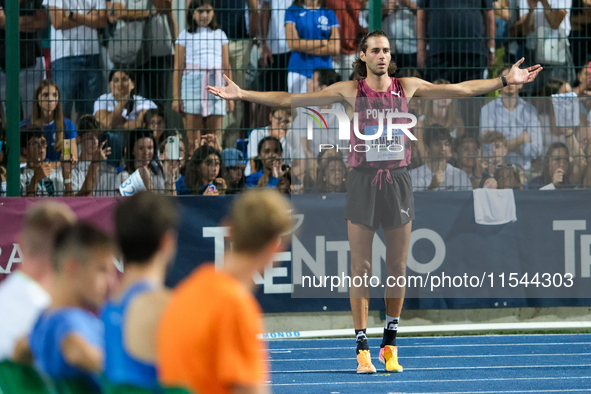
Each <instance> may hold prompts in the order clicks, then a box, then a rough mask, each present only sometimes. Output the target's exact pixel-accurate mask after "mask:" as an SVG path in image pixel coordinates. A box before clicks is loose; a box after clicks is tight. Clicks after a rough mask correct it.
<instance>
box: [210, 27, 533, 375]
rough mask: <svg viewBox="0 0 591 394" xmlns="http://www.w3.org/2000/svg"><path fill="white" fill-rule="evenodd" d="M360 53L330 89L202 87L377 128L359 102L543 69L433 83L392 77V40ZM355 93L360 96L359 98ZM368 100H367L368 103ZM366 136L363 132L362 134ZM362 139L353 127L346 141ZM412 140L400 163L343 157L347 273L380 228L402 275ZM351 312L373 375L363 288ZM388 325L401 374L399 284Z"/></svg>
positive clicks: (368, 41)
mask: <svg viewBox="0 0 591 394" xmlns="http://www.w3.org/2000/svg"><path fill="white" fill-rule="evenodd" d="M359 48H360V53H359V58H358V59H357V60H356V61H355V62H354V63H353V67H354V69H355V72H356V73H357V74H359V75H360V76H361V77H363V79H361V80H359V81H344V82H339V83H335V84H334V85H331V86H329V87H328V88H326V89H324V90H322V91H320V92H313V93H303V94H290V93H285V92H255V91H245V90H242V89H240V88H239V87H238V86H237V85H236V84H235V83H233V82H232V81H231V80H230V79H228V78H226V76H224V78H225V79H226V82H227V83H228V85H227V86H225V87H214V86H208V87H207V89H208V90H209V91H210V92H211V93H213V94H215V95H217V96H219V97H221V98H224V99H227V100H233V99H238V100H247V101H251V102H253V103H257V104H263V105H267V106H270V107H277V106H283V107H289V106H290V105H291V100H292V99H293V98H297V99H301V98H314V99H315V100H314V105H329V104H333V103H335V102H340V103H341V104H342V105H343V106H344V107H345V108H346V110H347V115H348V116H349V119H353V113H354V112H358V113H359V115H358V116H359V130H362V127H364V128H367V127H368V126H369V127H374V129H375V125H377V121H376V120H373V122H372V119H368V118H367V117H366V114H367V112H366V111H363V110H362V108H361V105H362V104H361V102H363V101H365V102H368V100H367V98H369V99H370V100H369V102H382V103H384V102H385V104H386V105H388V103H389V104H390V105H389V106H385V107H382V108H396V109H398V111H399V112H402V113H407V112H408V111H407V100H410V99H411V98H412V97H469V96H479V95H483V94H485V93H488V92H490V91H493V90H498V89H501V88H502V87H503V86H506V85H507V84H509V85H519V84H523V83H527V82H532V81H533V80H534V79H535V78H536V76H537V75H538V73H539V72H540V71H541V70H542V67H541V66H540V65H535V66H532V67H529V68H527V69H519V65H520V64H521V63H523V61H524V59H521V60H519V61H518V62H517V63H515V64H514V65H513V67H512V68H511V70H510V71H509V73H508V74H506V75H505V76H504V77H501V78H495V79H480V80H474V81H466V82H462V83H458V84H451V85H433V84H431V83H429V82H427V81H424V80H422V79H419V78H401V79H397V78H394V77H390V76H389V75H393V74H394V71H395V70H396V64H395V63H394V62H393V61H392V58H391V55H390V42H389V40H388V38H387V36H386V35H385V34H384V33H383V32H381V31H373V32H371V33H368V34H367V35H366V36H365V37H364V38H363V39H362V40H361V43H360V45H359ZM360 98H365V99H364V100H360ZM372 100H373V101H372ZM366 134H369V133H366ZM357 143H363V141H361V140H360V139H358V138H357V137H356V136H355V134H354V132H353V129H352V128H351V145H352V146H355V144H357ZM410 158H411V152H410V141H409V139H408V137H407V136H406V135H405V136H404V151H403V153H402V152H401V153H400V155H399V159H398V160H391V159H388V160H383V159H380V158H379V157H377V156H376V155H370V154H369V152H367V153H365V152H356V151H355V150H353V151H352V152H351V153H350V154H349V166H350V167H352V171H351V173H350V175H349V177H348V181H347V204H346V208H345V217H346V219H347V225H348V234H349V244H350V250H351V277H352V278H353V277H354V276H360V277H363V275H364V274H368V276H369V274H370V270H371V261H372V256H371V254H372V250H371V248H372V242H373V238H374V234H375V232H376V231H377V230H378V229H379V227H380V225H382V228H383V231H384V236H385V239H386V267H387V272H388V275H389V276H395V277H398V276H404V275H405V274H406V259H407V255H408V246H409V243H410V233H411V226H412V220H413V218H414V200H413V195H412V185H411V180H410V176H409V175H408V172H407V171H406V167H407V166H408V165H409V164H410ZM440 178H441V177H438V176H437V175H435V176H434V177H433V181H432V185H433V186H434V187H437V186H438V185H439V183H441V182H442V181H443V179H440ZM349 296H350V300H351V312H352V315H353V323H354V325H355V333H356V337H357V362H358V365H357V373H374V372H376V369H375V367H374V366H373V364H372V362H371V357H370V353H369V346H368V344H367V337H366V335H365V331H366V326H367V315H368V309H369V292H368V289H367V288H355V287H352V288H351V289H350V293H349ZM385 301H386V315H387V316H386V327H385V329H384V338H383V340H382V345H381V349H380V361H382V362H383V363H384V364H386V370H387V371H390V372H402V366H400V364H398V349H397V347H396V331H397V329H398V320H399V317H400V311H401V310H402V303H403V301H404V288H403V289H400V288H389V287H387V288H386V294H385Z"/></svg>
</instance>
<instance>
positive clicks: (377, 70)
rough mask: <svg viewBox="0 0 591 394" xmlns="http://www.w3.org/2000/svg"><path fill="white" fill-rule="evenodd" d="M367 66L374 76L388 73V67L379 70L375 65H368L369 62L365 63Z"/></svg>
mask: <svg viewBox="0 0 591 394" xmlns="http://www.w3.org/2000/svg"><path fill="white" fill-rule="evenodd" d="M366 64H367V63H366ZM367 68H368V70H369V71H371V73H372V74H374V75H375V76H378V77H381V76H382V75H384V74H387V73H388V69H387V68H386V69H383V70H380V69H379V68H378V67H377V66H373V67H372V66H370V65H369V64H368V65H367Z"/></svg>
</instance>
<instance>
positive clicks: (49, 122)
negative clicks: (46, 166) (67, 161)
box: [21, 79, 78, 162]
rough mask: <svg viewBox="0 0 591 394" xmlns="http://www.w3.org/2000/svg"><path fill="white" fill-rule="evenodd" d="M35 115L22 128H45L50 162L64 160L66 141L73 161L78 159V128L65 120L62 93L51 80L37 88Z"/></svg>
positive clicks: (45, 81) (46, 80) (25, 121)
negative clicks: (32, 125)
mask: <svg viewBox="0 0 591 394" xmlns="http://www.w3.org/2000/svg"><path fill="white" fill-rule="evenodd" d="M33 97H34V100H35V101H34V103H33V114H32V115H31V118H30V119H26V120H24V121H23V122H22V123H21V126H24V125H26V124H29V123H32V124H34V125H37V126H41V127H43V131H45V133H46V134H47V135H46V138H47V156H46V157H47V158H46V160H48V161H59V160H62V154H63V153H64V140H69V142H70V147H71V153H70V154H71V159H72V160H73V161H74V162H76V161H77V159H78V147H77V145H76V126H74V123H72V122H71V121H70V119H67V118H64V112H63V109H62V102H61V93H60V89H59V87H58V86H57V84H56V83H55V82H54V81H52V80H51V79H45V80H43V81H41V82H39V84H38V85H37V87H36V88H35V94H34V96H33Z"/></svg>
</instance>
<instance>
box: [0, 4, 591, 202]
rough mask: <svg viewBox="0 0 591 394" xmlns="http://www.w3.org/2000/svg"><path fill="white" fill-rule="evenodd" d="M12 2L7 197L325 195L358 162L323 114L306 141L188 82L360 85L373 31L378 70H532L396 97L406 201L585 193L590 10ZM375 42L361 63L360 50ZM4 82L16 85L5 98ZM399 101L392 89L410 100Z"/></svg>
mask: <svg viewBox="0 0 591 394" xmlns="http://www.w3.org/2000/svg"><path fill="white" fill-rule="evenodd" d="M19 5H20V9H19V10H18V12H19V13H20V14H19V16H18V25H19V26H18V27H19V29H20V33H19V37H18V39H14V38H15V37H14V35H10V34H9V31H8V30H7V29H6V28H7V26H8V25H10V23H11V21H12V23H13V24H14V21H15V20H9V18H8V14H7V13H6V12H7V9H8V8H9V7H8V8H7V4H6V1H5V0H0V7H2V8H1V9H0V40H1V41H0V42H1V44H0V48H1V50H0V62H1V63H0V68H1V72H0V88H1V89H0V93H1V97H0V100H2V103H3V105H2V106H0V110H1V111H2V112H1V115H2V133H1V135H0V143H1V144H2V145H1V153H0V163H1V166H0V174H1V175H2V181H3V183H2V185H3V186H2V193H3V194H5V193H6V190H7V184H6V177H7V170H6V168H7V167H8V169H9V170H11V169H12V168H15V166H16V164H14V163H16V161H12V162H11V165H7V164H8V163H7V156H8V155H7V152H8V150H7V145H10V144H9V143H8V141H7V139H6V135H7V134H6V133H5V132H4V129H5V125H6V120H7V118H8V120H9V121H10V122H12V123H11V124H13V127H12V128H11V130H10V131H9V134H11V133H12V134H11V135H12V139H11V140H10V142H11V143H12V144H14V145H15V146H16V144H18V143H19V142H20V150H14V151H13V154H14V153H16V152H17V151H18V153H19V156H20V159H19V161H20V170H19V171H20V173H19V176H20V189H19V190H20V193H18V194H20V195H23V196H25V195H26V196H58V195H66V196H67V195H80V196H83V195H84V196H90V195H94V196H116V195H120V194H123V195H125V194H127V193H131V192H132V190H137V189H138V188H139V189H141V188H146V189H148V190H153V191H156V192H161V193H166V194H174V195H182V194H206V195H219V194H228V193H235V192H239V191H240V190H241V189H243V188H245V187H257V186H258V187H264V186H272V187H277V188H279V189H281V190H283V191H284V192H286V193H290V192H291V193H310V192H319V193H328V192H343V191H345V190H346V187H347V174H348V172H349V168H350V166H349V164H350V163H351V160H350V159H348V158H349V157H350V156H352V155H353V156H355V155H356V154H360V155H361V154H363V155H367V153H366V152H356V151H355V150H354V149H355V147H354V146H353V145H352V144H350V143H349V142H348V141H347V145H346V146H343V145H342V143H341V142H345V141H338V138H336V137H335V136H334V135H336V131H335V130H334V129H331V127H333V126H330V127H329V124H330V122H331V116H330V115H329V116H327V117H326V121H327V123H326V124H325V125H326V130H324V136H322V134H321V133H322V130H321V128H319V129H318V131H314V133H313V134H314V137H313V138H308V136H307V128H308V124H309V123H308V122H309V119H311V118H310V115H313V113H312V112H310V111H304V110H302V109H301V108H299V109H298V108H291V106H290V105H289V104H288V105H284V104H285V103H280V102H278V103H277V107H269V106H264V105H259V104H254V103H251V102H249V101H244V100H225V99H223V98H221V97H218V96H216V95H214V94H212V93H211V92H209V91H208V90H207V89H206V87H207V86H208V85H210V86H224V85H226V81H225V78H229V79H230V80H232V81H233V82H234V83H236V85H237V86H238V87H240V88H241V89H244V90H252V91H257V92H270V91H283V92H289V93H310V92H318V91H321V90H324V89H326V88H328V87H329V86H333V85H334V84H335V83H338V82H339V81H348V80H360V79H363V76H364V75H363V70H364V69H365V65H364V64H361V71H362V72H361V74H360V72H359V70H360V68H359V67H357V68H356V67H354V62H355V61H356V60H357V59H358V58H359V54H360V48H359V45H360V42H361V38H362V37H363V36H364V35H365V34H366V33H367V32H368V31H372V30H376V29H382V30H383V31H384V33H385V38H386V39H387V41H389V47H390V48H389V50H390V54H389V55H390V56H391V59H392V61H393V62H394V63H395V64H396V68H395V69H394V68H393V67H392V68H390V69H389V72H390V73H391V76H395V77H397V78H410V77H418V78H422V79H425V80H427V81H429V82H432V83H434V84H438V85H446V84H455V83H461V82H463V81H467V80H473V79H491V78H497V77H498V76H501V75H505V74H506V73H508V72H509V69H510V65H511V64H513V63H514V62H516V61H518V60H519V59H521V58H522V57H524V58H525V61H524V63H523V64H522V67H526V66H530V65H533V64H541V65H542V66H543V67H544V70H543V71H542V72H541V73H540V74H539V75H538V77H537V78H536V80H535V81H534V82H532V83H529V84H525V85H523V86H520V85H511V86H508V87H506V88H503V89H502V90H497V91H495V92H492V93H489V95H488V96H487V97H482V96H481V97H477V98H473V99H459V98H453V97H451V95H450V96H449V97H439V98H437V99H428V100H427V99H420V100H419V99H418V98H413V99H412V100H410V101H409V100H404V107H405V108H406V109H405V111H408V112H409V113H410V114H412V115H413V116H414V117H415V118H416V121H417V123H416V125H415V126H414V127H413V128H411V132H412V133H413V134H414V136H415V137H416V138H417V139H416V140H414V141H411V140H410V139H409V138H408V137H405V139H403V141H404V143H403V144H402V145H403V149H405V150H408V152H409V158H408V161H404V160H402V161H401V162H400V163H399V164H400V165H401V166H407V167H408V169H409V170H410V171H411V175H412V174H414V175H413V177H412V179H413V186H414V187H415V190H469V189H472V188H477V187H499V188H501V187H512V188H518V189H519V188H521V189H525V188H540V187H552V186H554V187H569V188H574V187H590V186H591V160H587V159H588V158H589V155H590V154H591V148H590V147H589V138H590V133H589V129H588V124H589V120H588V114H589V110H590V109H591V100H587V98H588V93H589V88H588V86H587V85H588V83H589V84H591V76H590V75H589V71H590V70H591V62H590V60H591V57H589V54H590V52H591V50H590V46H589V44H588V42H589V40H588V26H590V25H591V6H588V5H587V4H586V3H585V2H582V1H574V2H573V1H571V0H543V1H534V0H519V1H517V0H498V1H496V2H491V1H489V0H482V1H478V2H476V1H468V2H466V1H463V2H456V1H451V0H439V1H437V0H419V1H418V2H416V3H415V2H413V1H411V0H390V1H388V2H383V3H380V2H375V4H374V3H373V2H368V1H362V0H320V1H319V0H299V1H298V0H296V1H293V2H292V1H290V0H272V1H260V0H259V1H255V0H188V1H186V2H185V1H184V0H180V1H179V0H174V1H171V0H115V1H105V0H22V1H20V4H19ZM11 6H13V10H14V5H11ZM13 12H14V11H13ZM380 16H381V20H380ZM7 22H8V23H7ZM12 31H13V32H14V26H13V30H12ZM11 37H12V38H11ZM376 42H377V41H371V42H370V46H369V47H368V48H366V50H365V52H363V53H364V54H365V55H367V56H369V55H370V54H371V53H370V52H371V51H372V48H374V47H376ZM378 49H379V48H378ZM15 50H18V52H19V55H18V56H16V57H15V55H14V54H15V53H16V52H15ZM385 52H386V51H385V49H384V51H383V52H382V53H385ZM378 55H379V54H378ZM372 56H373V55H372ZM16 58H18V59H16ZM372 61H373V60H372ZM15 64H18V66H19V69H20V71H19V72H18V75H17V73H16V72H15V71H14V68H12V69H11V68H10V67H14V66H15ZM358 66H359V65H358ZM9 70H12V71H10V72H9ZM372 73H373V71H372ZM17 79H18V81H19V88H18V89H15V88H14V87H13V88H10V86H11V84H14V81H15V80H17ZM403 81H404V80H403ZM407 81H408V80H407ZM370 85H371V83H370ZM12 86H14V85H12ZM368 86H369V85H368ZM402 86H403V87H404V86H405V85H404V83H403V85H402ZM404 90H405V89H402V92H398V91H397V92H396V93H397V95H403V96H404V95H405V94H406V95H407V96H408V95H410V94H411V92H410V91H408V92H406V91H404ZM538 97H546V98H544V99H542V98H538ZM336 101H338V103H334V104H333V105H341V106H342V105H344V107H343V108H342V110H343V111H344V112H346V113H347V114H348V115H351V114H352V112H354V108H351V106H350V105H349V106H348V105H347V104H346V102H345V101H344V100H342V99H338V98H337V99H335V102H336ZM7 104H8V106H7ZM305 105H306V106H307V107H312V106H313V105H314V104H313V103H312V102H310V103H308V104H305ZM8 107H10V108H13V109H12V110H11V111H12V112H10V114H8V113H7V112H6V109H7V108H8ZM17 107H18V110H16V108H17ZM322 107H323V106H322V105H321V106H318V108H316V109H315V110H317V111H320V110H321V109H322ZM314 108H315V107H314ZM314 108H312V109H314ZM326 108H331V107H330V105H329V106H328V107H326ZM399 109H400V110H402V107H400V108H399ZM17 113H18V118H19V121H20V126H21V127H22V130H20V131H19V130H16V126H15V124H16V122H15V120H14V117H15V116H17V115H16V114H17ZM4 114H7V116H5V115H4ZM351 119H352V118H351ZM333 120H334V119H333ZM10 122H9V123H10ZM317 126H320V125H319V124H316V122H314V123H313V127H317ZM15 130H16V131H17V132H19V133H20V134H18V135H20V137H18V138H17V137H16V135H17V134H15ZM331 133H332V134H333V135H332V136H331ZM351 133H352V132H351ZM317 134H319V135H320V137H318V136H316V135H317ZM389 144H390V143H389V142H385V143H384V144H383V148H385V149H386V150H387V149H388V145H389ZM330 145H332V146H333V147H332V148H330ZM8 148H10V146H8ZM378 151H379V148H378ZM410 152H412V153H410ZM403 161H404V162H403ZM13 171H16V170H13ZM8 172H10V171H8ZM15 173H16V172H13V174H15ZM505 173H507V174H505ZM9 178H10V177H9ZM10 179H13V180H14V179H16V176H15V175H13V178H10ZM9 183H10V182H9Z"/></svg>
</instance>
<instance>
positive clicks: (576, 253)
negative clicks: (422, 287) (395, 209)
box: [0, 190, 591, 313]
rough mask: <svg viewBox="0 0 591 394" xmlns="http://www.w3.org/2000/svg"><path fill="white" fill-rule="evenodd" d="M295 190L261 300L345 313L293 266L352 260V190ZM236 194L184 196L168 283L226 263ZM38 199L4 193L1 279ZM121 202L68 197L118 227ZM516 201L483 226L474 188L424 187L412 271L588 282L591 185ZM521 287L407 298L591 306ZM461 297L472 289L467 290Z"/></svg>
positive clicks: (460, 303)
mask: <svg viewBox="0 0 591 394" xmlns="http://www.w3.org/2000/svg"><path fill="white" fill-rule="evenodd" d="M293 197H294V198H292V202H293V204H294V207H295V209H296V210H297V212H296V213H295V214H294V219H293V229H294V230H295V231H294V234H293V243H292V245H291V248H290V250H288V251H286V252H284V253H281V254H279V255H278V256H276V260H277V261H276V263H275V264H274V266H270V267H267V269H266V270H265V271H264V272H263V273H262V274H261V275H257V276H256V277H255V278H254V279H255V282H256V283H257V284H258V290H257V298H258V300H259V301H260V302H261V305H262V307H263V310H264V311H265V312H267V313H280V312H314V311H317V312H330V311H346V310H348V309H349V308H350V306H349V301H348V299H346V298H308V299H303V298H292V294H291V292H292V276H293V275H294V272H296V273H302V274H310V275H312V274H320V273H323V274H325V273H326V275H328V272H330V270H331V269H332V268H331V267H338V266H339V264H340V265H341V266H342V265H343V264H344V265H345V266H348V264H349V260H348V259H349V256H348V240H347V226H346V221H345V220H344V218H343V212H344V206H345V195H344V194H332V195H301V196H293ZM233 198H234V197H233V196H220V197H216V198H202V197H186V198H178V202H179V204H180V206H181V209H182V215H181V218H182V220H181V227H180V231H179V248H178V253H177V257H176V259H175V262H174V264H173V265H172V266H171V268H170V270H169V273H168V277H167V285H169V286H175V285H176V284H177V283H179V282H180V281H181V280H182V279H184V278H185V277H186V276H187V275H189V274H190V273H191V272H192V271H193V270H194V269H195V267H197V266H199V265H200V264H202V263H204V262H211V263H213V264H217V265H218V266H219V265H220V264H222V262H223V258H224V253H225V251H226V250H229V248H230V247H231V245H230V244H229V241H228V237H227V235H228V230H227V227H226V226H224V225H223V218H224V217H225V216H226V215H227V213H228V211H229V207H230V203H231V201H232V199H233ZM38 200H39V199H36V198H3V199H0V223H2V227H1V228H2V231H1V232H0V270H1V271H2V273H1V274H0V277H3V276H5V275H6V274H7V273H9V272H10V271H12V270H14V269H15V268H16V267H18V264H20V263H21V260H19V259H20V258H21V257H20V247H19V246H18V242H17V241H18V234H19V232H20V229H21V224H22V219H23V217H24V213H25V211H26V209H27V207H28V206H29V205H31V204H33V203H34V202H35V201H38ZM118 200H119V199H118V198H79V199H77V198H62V199H60V201H63V202H64V203H66V204H67V205H69V206H70V207H72V209H73V210H74V211H75V212H76V214H77V216H78V217H79V218H81V219H84V220H88V221H90V222H92V223H95V224H97V225H99V226H100V227H101V228H103V229H105V230H109V231H110V230H112V214H113V211H114V208H115V205H116V204H117V201H118ZM515 201H516V209H517V210H516V212H517V221H516V222H512V223H508V224H505V225H499V226H483V225H478V224H476V223H475V220H474V207H473V199H472V193H471V192H453V193H451V192H449V193H432V192H420V193H415V208H416V219H415V221H414V222H413V233H412V234H413V237H412V238H413V239H412V240H411V250H410V251H409V262H408V270H407V274H409V275H410V274H414V273H417V272H418V271H416V270H418V269H419V268H418V267H422V266H425V265H429V264H431V265H433V271H432V273H431V275H433V273H438V274H439V275H441V273H442V272H445V274H446V275H452V274H453V276H456V275H457V274H456V272H459V271H463V270H465V267H466V266H467V264H469V263H471V262H472V263H474V262H478V264H480V265H482V266H483V267H484V266H486V267H494V269H492V268H491V269H490V270H489V273H490V272H493V273H494V275H495V280H498V275H499V274H501V273H502V270H503V271H506V272H505V273H506V276H505V286H506V289H508V290H510V289H511V287H510V286H509V280H510V278H509V274H511V273H512V272H516V273H517V272H520V273H521V272H522V271H523V270H524V269H529V268H530V267H537V266H539V265H540V264H541V263H540V262H544V263H543V264H546V266H547V267H548V268H547V270H550V268H552V272H553V273H559V274H561V275H564V274H565V273H567V272H573V273H574V279H575V280H579V279H581V280H588V278H589V270H590V267H591V257H590V255H591V210H589V209H588V202H589V201H591V191H587V190H576V191H561V190H557V191H553V192H535V191H516V192H515ZM560 202H562V203H560ZM588 226H589V227H588ZM442 245H443V246H444V248H442V247H441V246H442ZM384 252H385V244H384V241H383V235H382V233H381V231H379V232H378V236H377V238H376V240H375V241H374V259H376V260H380V269H381V270H382V271H384V272H385V265H384V262H383V261H382V260H383V254H384ZM411 259H412V260H411ZM435 265H438V266H437V267H435ZM487 270H488V268H487ZM422 275H426V274H425V273H422ZM487 275H488V274H487ZM453 276H452V277H453ZM519 279H520V280H521V277H519ZM540 280H542V279H541V278H540ZM530 282H531V278H530ZM499 283H500V282H499ZM512 283H513V282H512ZM529 287H531V285H528V288H529ZM517 288H519V289H520V291H521V294H520V295H518V296H514V295H513V294H511V293H510V292H509V291H508V292H506V293H502V294H492V295H490V296H489V298H453V297H449V296H448V295H446V294H442V293H437V294H433V296H432V297H431V298H428V297H427V296H426V295H424V294H421V297H423V298H408V297H407V299H406V300H405V304H404V307H405V308H406V309H445V308H489V307H490V308H503V307H504V308H507V307H524V306H532V307H544V306H588V305H591V302H590V301H591V300H590V299H588V298H591V296H590V295H589V294H591V293H590V292H583V293H581V294H576V295H573V296H570V298H558V297H560V294H558V295H557V296H556V298H546V299H532V298H527V299H526V298H523V297H531V296H530V295H529V293H527V291H524V285H520V286H518V287H517ZM587 288H590V287H589V286H588V287H587ZM440 290H441V289H440ZM339 296H342V294H339ZM457 296H460V297H469V296H466V295H461V294H459V295H456V297H457ZM587 297H588V298H587ZM370 309H372V310H383V309H384V301H383V300H382V299H372V300H371V302H370Z"/></svg>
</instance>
